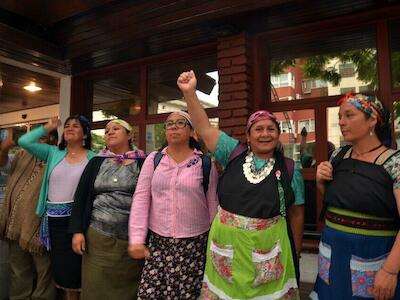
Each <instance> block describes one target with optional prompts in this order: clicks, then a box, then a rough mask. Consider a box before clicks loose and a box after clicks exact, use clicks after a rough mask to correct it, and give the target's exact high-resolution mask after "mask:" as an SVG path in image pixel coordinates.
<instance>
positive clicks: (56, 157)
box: [18, 126, 96, 217]
mask: <svg viewBox="0 0 400 300" xmlns="http://www.w3.org/2000/svg"><path fill="white" fill-rule="evenodd" d="M46 134H47V130H46V129H45V128H44V126H40V127H38V128H36V129H33V130H32V131H29V132H27V133H25V134H24V135H23V136H21V137H20V138H19V139H18V144H19V145H20V146H21V147H22V148H24V149H25V150H26V151H28V152H29V153H30V154H32V155H33V156H35V157H37V158H39V159H41V160H43V161H45V162H46V169H45V171H44V175H43V182H42V187H41V189H40V195H39V201H38V205H37V207H36V214H37V215H38V216H39V217H42V216H43V214H44V213H45V211H46V202H47V193H48V189H49V177H50V174H51V172H52V171H53V170H54V168H55V167H56V166H57V165H58V163H60V162H61V161H62V160H63V159H64V157H65V156H66V155H67V150H66V149H64V150H60V149H59V148H58V147H57V146H51V145H48V144H44V143H40V142H39V139H40V138H41V137H42V136H44V135H46ZM95 155H96V153H94V152H93V151H88V154H87V158H88V159H89V160H90V159H92V158H93V157H94V156H95Z"/></svg>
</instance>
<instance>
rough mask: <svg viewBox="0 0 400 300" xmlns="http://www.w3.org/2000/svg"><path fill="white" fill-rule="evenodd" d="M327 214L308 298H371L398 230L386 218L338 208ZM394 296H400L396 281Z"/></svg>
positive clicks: (325, 299) (315, 299) (321, 299)
mask: <svg viewBox="0 0 400 300" xmlns="http://www.w3.org/2000/svg"><path fill="white" fill-rule="evenodd" d="M326 218H327V219H326V225H325V227H324V230H323V232H322V238H321V242H320V245H319V254H318V276H317V280H316V282H315V286H314V291H313V292H312V293H311V295H310V298H311V299H313V300H318V299H319V300H337V299H373V295H372V291H373V287H374V280H375V275H376V273H377V272H378V271H379V269H380V268H381V266H382V265H383V263H384V262H385V260H386V258H387V256H388V254H389V252H390V250H391V249H392V246H393V244H394V241H395V238H396V234H397V230H393V229H392V228H390V226H389V222H388V221H389V220H385V219H383V218H376V217H370V216H366V215H363V214H359V213H355V212H350V211H346V210H343V209H338V208H328V211H327V214H326ZM371 228H374V229H371ZM377 228H379V229H377ZM385 228H386V229H385ZM393 299H400V285H399V284H398V285H397V289H396V294H395V297H394V298H393Z"/></svg>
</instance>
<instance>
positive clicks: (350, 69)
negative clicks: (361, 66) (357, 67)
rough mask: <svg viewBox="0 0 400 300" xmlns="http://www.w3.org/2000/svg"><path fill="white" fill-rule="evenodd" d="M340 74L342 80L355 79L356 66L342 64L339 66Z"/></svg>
mask: <svg viewBox="0 0 400 300" xmlns="http://www.w3.org/2000/svg"><path fill="white" fill-rule="evenodd" d="M339 74H340V76H341V77H342V78H344V77H354V75H355V73H354V64H341V65H339Z"/></svg>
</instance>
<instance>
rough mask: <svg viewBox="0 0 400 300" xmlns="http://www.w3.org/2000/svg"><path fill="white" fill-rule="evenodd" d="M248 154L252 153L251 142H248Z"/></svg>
mask: <svg viewBox="0 0 400 300" xmlns="http://www.w3.org/2000/svg"><path fill="white" fill-rule="evenodd" d="M247 152H249V153H250V152H251V147H250V142H249V141H247Z"/></svg>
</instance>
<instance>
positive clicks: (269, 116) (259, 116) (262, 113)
mask: <svg viewBox="0 0 400 300" xmlns="http://www.w3.org/2000/svg"><path fill="white" fill-rule="evenodd" d="M262 120H271V121H272V122H274V123H275V124H276V125H277V126H278V128H279V123H278V121H277V119H276V117H275V115H274V114H273V113H271V112H269V111H268V110H258V111H256V112H255V113H253V114H252V115H251V116H250V117H249V119H248V120H247V126H246V130H247V132H249V131H250V128H251V126H253V125H254V123H256V122H258V121H262Z"/></svg>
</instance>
